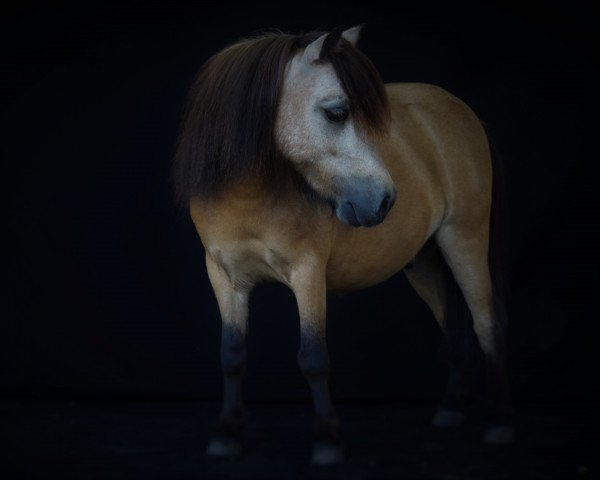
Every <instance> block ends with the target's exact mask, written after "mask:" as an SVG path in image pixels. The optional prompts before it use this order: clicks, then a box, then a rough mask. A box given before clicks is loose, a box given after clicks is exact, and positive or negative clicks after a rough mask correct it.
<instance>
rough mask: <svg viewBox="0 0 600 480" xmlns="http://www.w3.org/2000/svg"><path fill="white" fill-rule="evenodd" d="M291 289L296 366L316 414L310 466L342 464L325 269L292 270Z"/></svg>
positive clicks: (306, 266) (310, 266)
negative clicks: (329, 346) (328, 336)
mask: <svg viewBox="0 0 600 480" xmlns="http://www.w3.org/2000/svg"><path fill="white" fill-rule="evenodd" d="M291 287H292V290H293V291H294V294H295V296H296V301H297V302H298V311H299V314H300V350H299V352H298V365H299V366H300V370H301V371H302V373H303V374H304V377H305V378H306V380H307V382H308V385H309V386H310V390H311V394H312V399H313V404H314V408H315V413H316V419H315V443H314V446H313V454H312V462H313V463H315V464H317V465H331V464H334V463H339V462H341V461H342V460H343V453H342V448H341V442H340V437H339V432H338V429H339V421H338V418H337V415H336V413H335V410H334V408H333V404H332V402H331V397H330V395H329V386H328V378H329V354H328V352H327V344H326V342H325V317H326V284H325V269H324V266H321V265H313V264H312V262H311V261H308V262H305V263H303V265H302V266H301V267H299V268H297V269H294V271H293V274H292V277H291Z"/></svg>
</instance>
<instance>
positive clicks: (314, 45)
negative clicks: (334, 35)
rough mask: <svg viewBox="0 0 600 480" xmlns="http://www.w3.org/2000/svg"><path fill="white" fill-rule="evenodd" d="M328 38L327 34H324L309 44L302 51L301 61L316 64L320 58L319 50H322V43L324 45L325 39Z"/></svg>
mask: <svg viewBox="0 0 600 480" xmlns="http://www.w3.org/2000/svg"><path fill="white" fill-rule="evenodd" d="M328 36H329V33H324V34H323V35H321V36H320V37H319V38H317V39H316V40H314V41H313V42H311V43H309V44H308V46H307V47H306V49H305V50H304V55H302V59H303V60H304V61H305V62H306V63H308V64H311V63H313V62H316V61H317V60H319V58H320V57H321V50H323V43H325V39H326V38H327V37H328Z"/></svg>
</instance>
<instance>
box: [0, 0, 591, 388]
mask: <svg viewBox="0 0 600 480" xmlns="http://www.w3.org/2000/svg"><path fill="white" fill-rule="evenodd" d="M449 3H452V2H449ZM533 5H534V6H533V7H530V9H528V10H523V8H522V6H519V5H517V4H516V3H515V4H514V5H513V4H510V3H505V2H502V4H500V3H498V4H493V3H481V2H480V3H478V4H477V5H467V4H462V6H460V7H459V6H458V5H456V4H454V3H453V4H452V5H451V6H447V7H443V6H440V5H436V4H434V3H430V2H427V3H423V4H405V3H398V4H395V5H389V4H388V6H381V5H375V4H374V3H372V2H365V3H364V4H363V5H357V6H352V5H348V4H345V3H329V4H311V3H303V2H290V3H287V2H281V3H279V4H277V3H273V4H256V3H245V4H239V5H236V4H222V3H202V4H196V5H194V6H189V5H188V6H171V7H165V6H164V5H158V4H155V3H149V4H142V3H135V2H133V3H132V2H122V3H120V4H118V5H109V4H106V3H104V4H101V5H99V6H90V5H88V4H85V5H82V4H73V5H66V4H62V5H61V6H55V7H52V8H50V7H36V6H33V5H27V4H20V6H19V7H13V8H11V9H9V10H6V11H5V13H4V14H3V15H2V16H1V22H2V28H0V31H1V33H0V35H1V45H2V47H1V48H2V56H1V64H0V65H1V66H0V88H1V91H2V103H1V106H0V114H1V124H0V132H1V139H2V140H1V143H0V149H1V150H0V151H1V155H2V177H1V182H2V194H3V196H5V199H4V201H3V202H2V203H3V206H4V207H5V209H6V211H5V212H4V215H3V217H2V226H3V235H2V237H3V240H4V242H3V244H4V246H3V248H2V252H3V255H2V258H3V260H2V271H3V274H2V276H3V279H4V281H5V285H4V287H3V288H2V310H1V314H2V321H1V323H0V328H1V333H0V356H1V358H2V361H1V363H0V388H1V390H2V394H3V395H4V396H5V397H9V398H42V399H49V398H69V399H82V398H92V399H141V400H144V399H171V400H177V399H217V398H219V397H220V392H221V376H220V369H219V364H218V345H219V335H220V320H219V316H218V311H217V306H216V302H215V300H214V297H213V294H212V290H211V288H210V285H209V283H208V279H207V276H206V271H205V267H204V263H203V250H202V246H201V244H200V241H199V239H198V238H197V236H196V233H195V231H194V229H193V226H192V223H191V221H190V220H189V219H188V217H187V216H186V214H185V213H184V212H181V211H179V210H177V209H176V208H175V207H174V204H173V201H172V194H171V190H170V187H169V184H168V175H169V168H170V161H171V157H172V154H173V147H174V143H175V140H176V136H177V130H178V126H179V122H180V116H181V111H182V106H183V102H184V97H185V94H186V91H187V88H188V86H189V85H190V82H191V80H192V78H193V76H194V74H195V72H196V70H197V69H198V68H199V67H200V65H201V64H202V63H203V62H204V61H205V60H206V59H207V58H208V56H210V55H211V54H212V53H214V52H216V51H217V50H219V49H221V48H223V47H224V46H226V45H227V44H229V43H231V42H234V41H236V40H237V39H239V38H240V37H243V36H247V35H250V34H252V33H255V32H256V31H260V30H262V29H267V28H278V29H281V30H284V31H291V32H303V31H308V30H312V29H316V28H332V27H334V26H337V25H339V24H344V25H347V26H351V25H353V24H355V23H362V22H366V23H367V24H368V30H367V31H366V32H365V35H364V38H363V40H361V43H360V46H361V48H362V49H363V51H365V52H366V53H367V55H368V56H369V57H370V58H371V59H372V60H373V62H374V63H375V65H376V66H377V67H378V69H379V71H380V72H381V75H382V77H383V79H384V80H385V81H387V82H395V81H417V82H429V83H434V84H437V85H440V86H442V87H444V88H446V89H448V90H449V91H451V92H452V93H454V94H456V95H457V96H459V97H460V98H462V99H463V100H464V101H466V102H467V103H468V104H469V105H470V106H471V107H472V108H473V109H474V110H475V112H476V113H477V114H478V115H479V117H480V118H481V119H482V120H483V121H484V122H485V124H486V125H487V127H488V129H489V131H490V133H491V136H492V137H493V143H494V144H495V146H496V148H497V150H498V151H499V152H500V154H501V157H502V158H503V160H504V162H505V164H506V168H507V171H508V176H509V197H510V198H509V202H510V213H511V252H512V253H511V269H512V273H511V277H510V283H511V288H512V301H511V304H510V313H511V325H510V358H509V361H510V374H511V382H512V386H513V390H514V394H515V397H516V398H517V400H533V399H535V400H540V399H548V400H553V399H558V400H561V399H562V400H567V399H581V398H588V399H589V398H596V399H597V398H598V392H599V388H598V376H597V374H596V373H595V369H594V365H595V364H596V363H597V362H596V355H594V353H595V351H596V350H597V342H598V330H599V328H598V308H597V295H598V272H599V268H598V267H599V262H598V259H599V256H598V250H597V246H598V243H599V242H598V240H599V235H598V228H597V217H598V213H599V212H598V201H597V200H598V194H597V190H598V188H597V182H598V179H597V177H596V176H595V171H594V168H593V166H594V165H595V163H596V161H597V150H596V148H597V147H596V145H597V142H593V141H592V139H594V138H595V135H596V132H595V128H596V125H595V124H593V122H594V123H595V121H596V116H595V113H594V107H593V106H592V105H593V104H595V100H596V90H597V85H596V83H595V74H596V53H595V52H594V51H593V49H592V43H591V42H592V32H593V28H594V27H593V25H592V18H591V14H590V12H589V11H585V10H582V9H581V7H580V6H579V5H578V4H577V3H571V2H570V3H569V4H568V5H561V4H558V3H552V2H543V3H542V2H540V3H539V4H537V5H536V4H533ZM252 300H253V301H252V307H251V318H250V334H249V367H248V374H247V381H246V397H247V398H249V399H250V400H299V399H301V400H305V399H308V389H307V388H306V386H305V383H304V380H303V378H302V376H301V374H300V372H299V371H298V368H297V365H296V360H295V359H296V352H297V347H298V318H297V312H296V310H295V304H294V299H293V296H292V294H291V292H289V291H288V290H287V289H286V288H284V287H282V286H277V285H270V286H264V287H260V288H259V289H257V291H256V292H255V294H254V295H253V299H252ZM440 342H441V335H440V333H439V331H438V329H437V326H436V325H435V322H434V320H433V318H432V316H431V315H430V314H429V312H428V310H427V309H426V307H425V306H424V305H423V304H422V303H421V301H420V300H419V299H418V297H417V296H416V294H415V293H413V292H412V291H411V290H410V288H409V286H408V284H407V282H406V280H405V279H404V278H403V276H402V275H401V274H400V275H398V276H396V277H394V278H392V279H391V280H389V281H387V282H385V283H384V284H382V285H380V286H377V287H374V288H371V289H368V290H365V291H362V292H359V293H356V294H352V295H348V296H344V297H333V298H331V299H330V302H329V323H328V343H329V346H330V353H331V357H332V367H333V373H332V380H331V384H332V390H333V395H334V398H335V399H337V400H344V399H347V400H380V399H436V398H438V397H439V396H440V395H441V393H442V392H443V387H444V378H445V370H444V369H445V367H444V364H443V361H442V355H441V354H440V348H439V345H440Z"/></svg>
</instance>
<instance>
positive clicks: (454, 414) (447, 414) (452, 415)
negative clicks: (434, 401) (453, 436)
mask: <svg viewBox="0 0 600 480" xmlns="http://www.w3.org/2000/svg"><path fill="white" fill-rule="evenodd" d="M464 421H465V414H464V413H463V412H460V411H458V410H446V409H443V408H442V409H440V410H438V411H437V412H436V414H435V415H434V416H433V418H432V419H431V425H433V426H434V427H439V428H447V427H456V426H458V425H461V424H462V423H463V422H464Z"/></svg>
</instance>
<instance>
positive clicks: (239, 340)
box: [206, 254, 249, 456]
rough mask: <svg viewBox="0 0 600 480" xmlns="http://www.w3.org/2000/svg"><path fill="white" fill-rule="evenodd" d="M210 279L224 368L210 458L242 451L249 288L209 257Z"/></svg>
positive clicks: (207, 259)
mask: <svg viewBox="0 0 600 480" xmlns="http://www.w3.org/2000/svg"><path fill="white" fill-rule="evenodd" d="M206 266H207V269H208V276H209V278H210V282H211V284H212V287H213V290H214V291H215V295H216V297H217V302H218V303H219V310H220V312H221V321H222V330H221V367H222V369H223V386H224V392H223V406H222V409H221V415H220V417H219V424H218V427H217V432H216V434H215V436H214V437H213V438H212V439H211V441H210V443H209V445H208V448H207V453H208V454H209V455H217V456H228V455H236V454H238V453H240V451H241V434H242V427H243V425H244V405H243V401H242V375H243V373H244V370H245V368H246V330H247V321H248V297H249V289H247V288H239V287H238V288H236V286H235V285H234V284H233V282H232V281H231V279H230V278H229V276H228V275H227V272H226V271H225V270H224V269H223V268H222V267H221V266H220V265H219V264H217V263H216V262H215V261H214V259H212V257H210V255H208V254H207V256H206Z"/></svg>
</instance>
